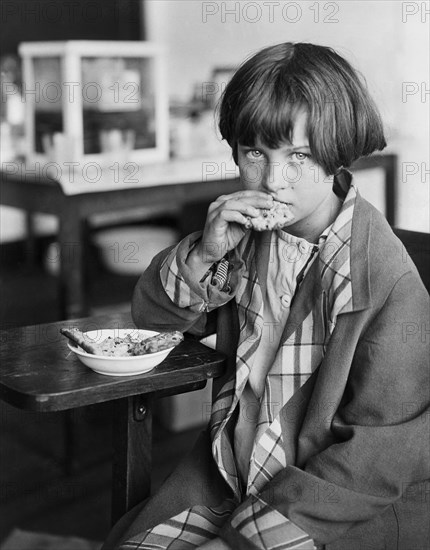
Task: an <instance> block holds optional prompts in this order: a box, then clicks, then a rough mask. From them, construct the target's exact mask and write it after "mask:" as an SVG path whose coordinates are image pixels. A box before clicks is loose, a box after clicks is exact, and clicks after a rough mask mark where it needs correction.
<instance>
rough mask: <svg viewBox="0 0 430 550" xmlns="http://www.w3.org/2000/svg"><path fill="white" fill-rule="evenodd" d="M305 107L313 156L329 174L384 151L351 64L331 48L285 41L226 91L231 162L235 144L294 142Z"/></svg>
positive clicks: (225, 132)
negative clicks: (301, 113)
mask: <svg viewBox="0 0 430 550" xmlns="http://www.w3.org/2000/svg"><path fill="white" fill-rule="evenodd" d="M302 108H304V109H305V110H306V111H307V113H308V121H307V125H308V128H307V134H308V139H309V147H310V149H311V152H312V155H313V157H314V159H315V161H316V162H317V163H318V164H319V165H320V166H322V167H323V168H324V170H325V172H326V173H327V174H335V173H336V172H337V171H338V170H339V169H340V168H341V167H345V168H347V167H349V166H350V165H351V164H352V163H353V162H354V161H355V160H357V159H358V158H360V157H362V156H365V155H370V154H371V153H373V151H376V150H382V149H383V148H384V147H385V146H386V141H385V137H384V131H383V126H382V121H381V117H380V115H379V112H378V110H377V108H376V106H375V104H374V102H373V100H372V98H371V97H370V95H369V93H368V91H367V88H366V86H365V84H364V83H362V82H361V80H360V77H359V76H358V74H357V73H356V72H355V70H354V69H353V68H352V67H351V65H350V64H349V63H348V62H347V61H345V59H343V58H342V57H340V56H339V55H338V54H337V53H336V52H335V51H334V50H333V49H331V48H327V47H325V46H317V45H314V44H306V43H291V42H286V43H284V44H278V45H276V46H270V47H268V48H265V49H263V50H261V51H260V52H258V53H257V54H255V55H254V56H253V57H251V58H250V59H248V60H247V61H245V62H244V63H243V64H242V65H241V66H240V67H239V69H238V70H237V71H236V73H235V74H234V76H233V77H232V79H231V80H230V82H229V83H228V85H227V86H226V88H225V90H224V93H223V96H222V98H221V104H220V106H219V129H220V132H221V135H222V137H223V138H224V139H225V140H226V141H227V142H228V143H229V145H230V147H231V148H232V150H233V158H234V160H235V162H236V163H237V145H238V143H241V144H243V145H247V146H251V147H252V146H254V145H255V143H256V141H257V140H260V141H262V142H263V144H264V145H265V146H266V147H270V148H277V147H279V146H280V145H281V143H283V142H286V141H290V142H291V137H292V132H293V129H294V120H295V116H296V114H297V112H298V110H299V109H302Z"/></svg>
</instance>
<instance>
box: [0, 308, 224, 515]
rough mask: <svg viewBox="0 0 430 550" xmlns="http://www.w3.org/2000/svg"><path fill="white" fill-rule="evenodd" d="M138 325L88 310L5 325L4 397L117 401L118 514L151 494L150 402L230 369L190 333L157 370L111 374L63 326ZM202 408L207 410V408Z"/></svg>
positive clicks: (70, 403) (61, 405)
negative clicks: (76, 348)
mask: <svg viewBox="0 0 430 550" xmlns="http://www.w3.org/2000/svg"><path fill="white" fill-rule="evenodd" d="M67 326H68V327H71V326H76V327H78V328H80V329H81V330H83V331H86V330H96V329H98V328H127V327H134V325H133V323H132V321H131V319H130V316H129V315H124V314H122V315H110V316H100V317H88V318H83V319H77V320H74V321H61V322H57V323H50V324H43V325H33V326H27V327H20V328H15V329H9V330H4V331H0V340H1V342H0V359H1V365H2V368H1V371H0V398H1V399H2V400H4V401H6V402H7V403H9V404H11V405H13V406H15V407H18V408H21V409H26V410H30V411H31V410H32V411H39V412H51V411H64V410H71V409H75V408H78V407H83V406H86V405H94V404H96V403H103V402H107V401H112V402H113V447H114V449H113V450H114V455H113V481H112V519H113V521H115V520H117V519H118V518H119V517H121V516H122V515H123V514H124V513H125V512H126V511H128V510H129V509H130V508H132V507H133V506H134V505H136V504H138V503H139V502H140V501H142V500H143V499H144V498H146V497H147V496H149V494H150V486H151V450H152V402H153V400H154V399H155V398H158V397H162V396H166V395H174V394H179V393H185V392H188V391H193V390H197V389H201V388H203V387H204V386H205V385H206V382H207V380H208V379H210V378H215V377H218V376H221V375H222V374H223V372H224V368H225V365H224V356H223V355H222V354H220V353H218V352H217V351H214V350H212V349H210V348H207V347H206V346H204V345H203V344H201V343H200V342H198V341H197V340H194V339H192V338H188V337H187V338H186V339H185V341H184V342H182V343H181V344H180V345H179V346H178V347H177V348H175V349H174V350H173V351H172V352H171V353H170V354H169V356H168V357H167V358H166V359H165V361H163V362H162V363H161V364H160V365H159V366H157V367H156V368H155V369H154V370H152V371H150V372H147V373H144V374H141V375H136V376H124V377H111V376H104V375H101V374H97V373H95V372H93V371H92V370H91V369H89V368H88V367H86V366H84V365H83V364H82V363H81V362H80V361H79V359H78V358H77V357H76V355H75V354H73V353H71V352H70V350H69V348H68V347H67V339H66V338H65V337H64V336H62V335H61V334H60V332H59V331H60V328H61V327H67ZM202 414H203V411H202Z"/></svg>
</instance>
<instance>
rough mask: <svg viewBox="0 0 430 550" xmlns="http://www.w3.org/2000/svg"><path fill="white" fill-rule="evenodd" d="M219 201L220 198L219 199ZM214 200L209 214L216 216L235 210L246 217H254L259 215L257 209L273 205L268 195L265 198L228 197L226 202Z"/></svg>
mask: <svg viewBox="0 0 430 550" xmlns="http://www.w3.org/2000/svg"><path fill="white" fill-rule="evenodd" d="M220 199H221V197H220ZM220 199H218V200H216V201H215V202H214V203H212V205H211V207H210V209H209V213H210V214H212V215H213V214H215V215H216V214H217V213H218V212H220V211H222V210H237V211H238V212H241V213H242V214H245V215H246V216H252V217H256V216H258V215H259V213H260V212H259V209H261V208H271V206H272V204H273V199H272V198H271V197H270V198H268V195H266V196H265V197H244V198H238V197H235V196H232V195H229V196H228V198H227V199H226V200H220Z"/></svg>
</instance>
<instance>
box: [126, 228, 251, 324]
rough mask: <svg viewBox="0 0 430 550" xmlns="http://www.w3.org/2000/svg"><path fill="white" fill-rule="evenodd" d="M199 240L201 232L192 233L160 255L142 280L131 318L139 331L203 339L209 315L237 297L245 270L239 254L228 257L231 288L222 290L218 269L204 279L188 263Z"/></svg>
mask: <svg viewBox="0 0 430 550" xmlns="http://www.w3.org/2000/svg"><path fill="white" fill-rule="evenodd" d="M200 237H201V233H200V232H198V233H193V234H191V235H189V236H188V237H186V238H185V239H183V240H182V241H181V242H180V243H179V244H178V245H177V246H174V247H170V248H168V249H166V250H164V251H163V252H160V253H159V254H158V255H157V256H155V258H154V259H153V261H152V262H151V264H150V266H149V267H148V269H147V270H146V271H145V273H144V274H143V275H142V276H141V277H140V279H139V281H138V283H137V285H136V288H135V291H134V295H133V300H132V317H133V320H134V322H135V323H136V325H137V326H138V327H139V328H147V329H150V330H157V331H171V330H180V331H182V332H191V333H193V334H196V335H203V334H205V333H207V332H208V331H207V322H208V315H207V313H208V312H210V311H212V310H214V309H217V308H218V307H220V306H221V305H223V304H225V303H227V302H228V301H230V300H231V299H232V298H233V297H234V295H235V293H236V291H237V288H238V285H239V282H240V280H241V273H242V272H243V269H244V266H243V262H242V260H241V259H240V257H239V255H238V253H237V251H232V252H230V254H229V259H230V260H231V263H230V268H231V271H230V273H229V284H228V287H226V288H220V286H219V284H218V282H217V281H216V282H214V281H213V273H215V272H216V269H214V270H213V271H210V272H208V275H207V276H206V277H203V279H202V278H201V276H200V273H196V271H195V270H194V265H189V263H188V259H189V257H190V254H191V253H192V251H193V250H194V249H195V247H196V245H197V244H198V243H199V242H200ZM214 267H216V266H214ZM206 269H207V268H206Z"/></svg>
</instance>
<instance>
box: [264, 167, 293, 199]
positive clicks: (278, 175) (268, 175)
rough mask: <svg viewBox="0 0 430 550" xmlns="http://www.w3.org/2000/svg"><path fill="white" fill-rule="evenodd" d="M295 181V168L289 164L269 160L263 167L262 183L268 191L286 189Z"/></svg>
mask: <svg viewBox="0 0 430 550" xmlns="http://www.w3.org/2000/svg"><path fill="white" fill-rule="evenodd" d="M296 181H297V170H294V166H293V165H290V164H285V163H280V162H271V163H269V164H267V166H266V167H265V171H264V174H263V178H262V185H263V187H264V189H265V190H267V191H269V192H276V191H279V190H280V189H286V188H288V187H290V186H291V185H292V184H293V183H295V182H296Z"/></svg>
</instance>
